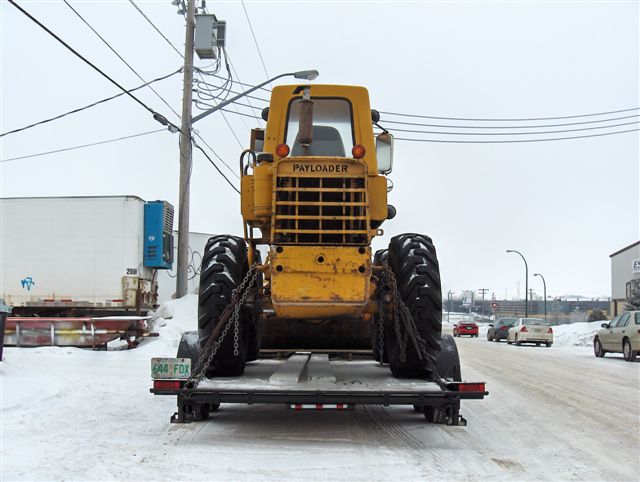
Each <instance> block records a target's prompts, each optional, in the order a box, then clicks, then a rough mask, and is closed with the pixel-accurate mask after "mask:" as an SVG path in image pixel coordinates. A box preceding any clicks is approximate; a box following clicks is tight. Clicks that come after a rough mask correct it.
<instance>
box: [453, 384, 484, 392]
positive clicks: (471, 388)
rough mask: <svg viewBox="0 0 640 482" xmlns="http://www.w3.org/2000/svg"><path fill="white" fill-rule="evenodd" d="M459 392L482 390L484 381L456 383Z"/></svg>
mask: <svg viewBox="0 0 640 482" xmlns="http://www.w3.org/2000/svg"><path fill="white" fill-rule="evenodd" d="M458 391H459V392H484V391H485V386H484V383H458Z"/></svg>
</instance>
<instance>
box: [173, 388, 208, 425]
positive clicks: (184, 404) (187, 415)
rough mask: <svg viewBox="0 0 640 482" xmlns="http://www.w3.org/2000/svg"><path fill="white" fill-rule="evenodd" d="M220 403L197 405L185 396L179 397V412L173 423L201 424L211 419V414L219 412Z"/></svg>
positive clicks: (175, 415)
mask: <svg viewBox="0 0 640 482" xmlns="http://www.w3.org/2000/svg"><path fill="white" fill-rule="evenodd" d="M219 408H220V404H219V403H195V402H193V401H191V400H189V399H187V398H186V397H185V396H184V395H178V411H177V412H176V413H174V414H173V415H172V416H171V418H170V421H171V423H191V422H200V421H202V420H206V419H208V418H209V414H210V413H211V412H217V411H218V409H219Z"/></svg>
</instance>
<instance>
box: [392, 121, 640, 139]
mask: <svg viewBox="0 0 640 482" xmlns="http://www.w3.org/2000/svg"><path fill="white" fill-rule="evenodd" d="M632 124H640V121H633V122H623V123H621V124H613V125H610V126H596V127H581V128H579V129H560V130H555V131H541V132H442V131H420V130H413V129H392V128H389V129H387V130H389V131H394V132H411V133H416V134H441V135H450V136H522V135H526V136H528V135H539V134H560V133H563V132H578V131H592V130H595V129H608V128H612V127H622V126H628V125H632Z"/></svg>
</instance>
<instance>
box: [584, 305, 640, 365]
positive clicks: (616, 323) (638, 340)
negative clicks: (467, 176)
mask: <svg viewBox="0 0 640 482" xmlns="http://www.w3.org/2000/svg"><path fill="white" fill-rule="evenodd" d="M601 326H602V330H598V333H596V336H595V337H594V338H593V353H594V354H595V356H597V357H598V358H602V357H603V356H604V355H605V353H622V354H623V355H624V359H625V360H627V361H634V360H635V359H636V356H637V355H638V352H639V351H640V311H625V312H624V313H622V314H621V315H618V316H616V317H615V318H614V319H613V320H611V321H610V322H609V323H603V324H602V325H601Z"/></svg>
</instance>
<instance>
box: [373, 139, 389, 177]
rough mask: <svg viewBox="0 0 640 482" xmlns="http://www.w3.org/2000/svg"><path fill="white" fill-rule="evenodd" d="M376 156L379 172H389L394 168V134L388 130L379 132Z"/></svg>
mask: <svg viewBox="0 0 640 482" xmlns="http://www.w3.org/2000/svg"><path fill="white" fill-rule="evenodd" d="M376 158H377V160H378V172H379V173H380V174H389V173H391V170H392V169H393V136H392V135H391V134H389V133H388V132H383V133H382V134H378V136H377V137H376Z"/></svg>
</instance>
